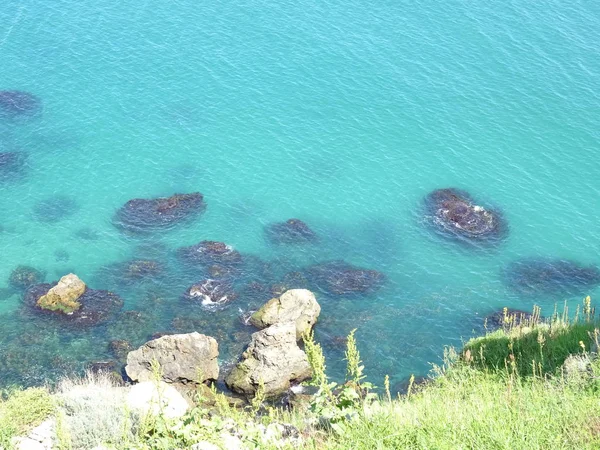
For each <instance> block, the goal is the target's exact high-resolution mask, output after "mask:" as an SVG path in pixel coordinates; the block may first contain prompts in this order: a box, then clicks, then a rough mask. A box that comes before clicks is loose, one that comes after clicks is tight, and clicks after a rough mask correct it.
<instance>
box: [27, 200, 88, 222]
mask: <svg viewBox="0 0 600 450" xmlns="http://www.w3.org/2000/svg"><path fill="white" fill-rule="evenodd" d="M78 210H79V205H78V204H77V202H76V201H75V200H74V199H73V198H72V197H69V196H67V195H55V196H53V197H49V198H46V199H44V200H41V201H39V202H38V203H37V204H36V205H35V207H34V208H33V214H34V216H35V218H36V219H37V220H38V221H39V222H45V223H55V222H58V221H60V220H63V219H66V218H67V217H69V216H72V215H73V214H75V213H76V212H77V211H78Z"/></svg>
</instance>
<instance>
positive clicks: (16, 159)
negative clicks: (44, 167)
mask: <svg viewBox="0 0 600 450" xmlns="http://www.w3.org/2000/svg"><path fill="white" fill-rule="evenodd" d="M26 165H27V153H23V152H0V181H2V180H11V179H14V178H19V177H21V176H22V175H23V173H24V171H25V167H26Z"/></svg>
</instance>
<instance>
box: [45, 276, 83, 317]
mask: <svg viewBox="0 0 600 450" xmlns="http://www.w3.org/2000/svg"><path fill="white" fill-rule="evenodd" d="M85 289H86V286H85V283H84V282H83V281H81V280H80V279H79V277H78V276H77V275H75V274H72V273H70V274H68V275H65V276H64V277H62V278H61V279H60V280H59V282H58V284H57V285H56V286H54V287H52V288H51V289H50V290H49V291H48V292H47V293H46V294H45V295H42V296H41V297H40V298H39V299H38V301H37V305H38V306H39V307H40V308H42V309H47V310H50V311H59V312H62V313H64V314H72V313H73V312H75V311H77V310H78V309H79V308H81V302H79V301H78V300H79V298H80V297H81V296H82V295H83V293H84V292H85Z"/></svg>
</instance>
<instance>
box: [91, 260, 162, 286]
mask: <svg viewBox="0 0 600 450" xmlns="http://www.w3.org/2000/svg"><path fill="white" fill-rule="evenodd" d="M163 271H164V267H163V265H162V263H161V262H160V261H156V260H152V259H131V260H128V261H122V262H117V263H114V264H110V265H108V266H105V267H103V268H102V269H101V271H100V272H101V273H102V276H108V277H109V278H111V279H112V280H114V281H116V282H117V284H121V283H122V284H127V285H130V284H134V283H138V282H140V281H143V280H148V279H154V278H156V277H158V276H160V275H161V274H162V273H163Z"/></svg>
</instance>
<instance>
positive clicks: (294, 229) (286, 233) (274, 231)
mask: <svg viewBox="0 0 600 450" xmlns="http://www.w3.org/2000/svg"><path fill="white" fill-rule="evenodd" d="M265 236H266V237H267V240H269V241H270V242H272V243H274V244H306V243H310V242H315V241H316V240H317V234H316V233H315V232H314V231H313V230H311V229H310V227H309V226H308V225H307V224H306V223H304V222H303V221H301V220H300V219H289V220H286V221H285V222H277V223H273V224H271V225H269V226H267V227H266V228H265Z"/></svg>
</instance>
